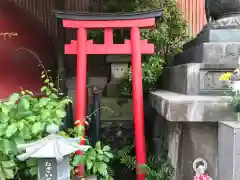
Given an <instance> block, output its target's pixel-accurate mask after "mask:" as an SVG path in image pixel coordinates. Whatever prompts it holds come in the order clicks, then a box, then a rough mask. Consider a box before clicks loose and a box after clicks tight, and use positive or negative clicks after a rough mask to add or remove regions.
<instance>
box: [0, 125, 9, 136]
mask: <svg viewBox="0 0 240 180" xmlns="http://www.w3.org/2000/svg"><path fill="white" fill-rule="evenodd" d="M7 127H8V124H0V136H3V135H4V134H5V132H6V129H7Z"/></svg>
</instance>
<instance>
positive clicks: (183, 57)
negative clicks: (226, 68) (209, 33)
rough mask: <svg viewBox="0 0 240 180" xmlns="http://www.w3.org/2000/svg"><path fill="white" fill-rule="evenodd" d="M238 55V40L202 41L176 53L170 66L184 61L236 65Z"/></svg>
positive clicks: (239, 45) (239, 50) (239, 46)
mask: <svg viewBox="0 0 240 180" xmlns="http://www.w3.org/2000/svg"><path fill="white" fill-rule="evenodd" d="M239 56H240V42H215V43H202V44H200V45H198V46H194V47H192V48H190V49H187V50H186V51H183V52H182V53H179V54H177V55H176V56H175V57H174V59H173V60H171V61H172V62H170V65H171V66H174V65H180V64H186V63H204V64H229V65H230V66H233V67H236V65H237V63H238V58H239Z"/></svg>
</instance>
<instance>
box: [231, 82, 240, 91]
mask: <svg viewBox="0 0 240 180" xmlns="http://www.w3.org/2000/svg"><path fill="white" fill-rule="evenodd" d="M230 86H231V88H232V90H233V91H240V81H233V82H232V83H231V85H230Z"/></svg>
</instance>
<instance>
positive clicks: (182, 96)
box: [150, 0, 240, 180]
mask: <svg viewBox="0 0 240 180" xmlns="http://www.w3.org/2000/svg"><path fill="white" fill-rule="evenodd" d="M206 3H207V4H206V8H207V9H206V10H207V17H208V18H210V19H209V23H208V24H207V25H206V26H205V27H204V28H203V29H202V31H201V32H200V33H199V34H198V35H197V37H196V38H194V39H192V40H191V41H189V42H188V43H186V44H185V45H184V46H183V52H181V53H179V54H177V55H176V56H175V57H174V58H172V59H170V60H169V61H168V62H169V64H168V66H167V67H166V68H165V69H164V75H163V81H162V83H161V85H162V89H161V90H158V91H155V92H152V93H151V96H150V103H151V105H152V107H154V108H155V109H156V111H157V112H158V116H157V118H156V126H157V127H158V128H156V130H155V132H154V134H155V137H156V138H157V137H158V136H159V133H160V132H163V131H164V130H165V129H166V127H167V129H168V132H169V135H168V142H169V145H168V146H169V157H170V159H171V162H172V165H173V166H174V168H175V169H176V171H175V174H174V177H173V178H172V180H192V179H193V176H194V174H193V172H192V171H190V169H191V168H192V163H193V161H194V160H195V159H196V158H198V157H202V158H204V159H205V160H206V161H207V162H208V173H209V175H210V176H211V177H212V178H213V179H220V178H219V174H218V170H219V166H220V167H222V165H220V164H219V162H218V160H219V159H221V157H220V156H222V155H223V154H219V152H222V151H221V150H220V149H219V148H222V147H219V146H218V144H219V142H218V136H219V126H218V124H219V122H220V121H236V120H237V114H236V113H235V112H234V111H233V108H231V107H229V105H228V103H227V97H226V96H223V95H224V92H225V91H226V84H224V83H223V82H221V81H220V80H219V76H220V75H221V74H222V73H225V72H231V71H233V70H234V69H235V68H237V66H238V59H239V56H240V0H236V1H229V0H207V2H206ZM233 7H234V8H233ZM226 14H227V15H226ZM157 124H158V125H157ZM229 137H230V136H229ZM156 138H155V139H156ZM228 140H229V139H228ZM228 140H227V141H228ZM154 143H156V145H155V146H156V147H157V146H158V145H157V144H158V143H161V141H160V140H158V141H155V142H154ZM232 144H234V143H232ZM221 146H222V144H221ZM228 149H229V148H228ZM156 152H157V149H156ZM229 153H230V154H232V153H231V152H229ZM225 156H226V154H225ZM222 159H223V158H222ZM232 161H234V160H232ZM228 168H230V166H227V167H226V166H225V170H226V169H228ZM229 171H230V170H229ZM224 180H226V179H224ZM228 180H230V179H228ZM231 180H233V179H231Z"/></svg>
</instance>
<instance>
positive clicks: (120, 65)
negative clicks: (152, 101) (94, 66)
mask: <svg viewBox="0 0 240 180" xmlns="http://www.w3.org/2000/svg"><path fill="white" fill-rule="evenodd" d="M130 61H131V56H128V55H108V56H107V59H106V62H107V63H111V80H110V82H109V83H108V84H107V96H108V97H116V95H117V87H118V83H119V81H120V80H121V79H122V78H123V77H124V75H125V74H126V73H127V71H128V63H129V62H130Z"/></svg>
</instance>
